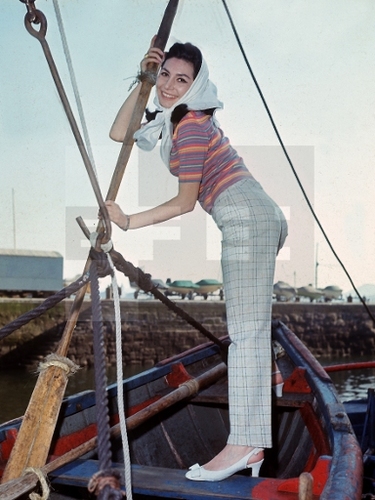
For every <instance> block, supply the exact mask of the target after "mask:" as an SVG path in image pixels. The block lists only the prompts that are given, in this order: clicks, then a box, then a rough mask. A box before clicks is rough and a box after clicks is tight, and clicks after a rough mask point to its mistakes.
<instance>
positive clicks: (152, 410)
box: [0, 363, 227, 500]
mask: <svg viewBox="0 0 375 500" xmlns="http://www.w3.org/2000/svg"><path fill="white" fill-rule="evenodd" d="M226 372H227V366H226V364H225V363H220V364H219V365H217V366H215V367H214V368H212V369H211V370H209V371H207V372H206V373H204V374H202V375H200V376H199V377H196V378H195V379H191V380H188V381H187V382H184V383H183V384H181V385H180V387H178V388H177V389H175V390H174V391H172V392H171V393H170V394H167V395H166V396H163V397H162V398H160V399H159V400H157V401H155V402H154V403H152V404H150V405H149V406H147V407H146V408H143V409H142V410H140V411H139V412H137V413H135V414H134V415H132V416H131V417H128V418H127V419H126V427H127V429H128V430H132V429H135V428H136V427H138V426H139V425H141V424H143V423H144V422H145V421H146V420H148V419H150V418H151V417H153V416H155V415H157V414H158V413H160V412H162V411H163V410H165V409H167V408H169V407H170V406H172V405H174V404H175V403H177V402H179V401H182V400H183V399H187V398H189V397H190V396H193V395H194V394H196V393H197V392H198V391H199V390H201V389H204V388H205V387H208V386H210V385H211V384H213V383H214V382H216V381H217V380H219V379H220V378H221V377H223V376H224V375H225V374H226ZM120 434H121V431H120V425H119V424H116V425H114V426H113V427H112V428H111V437H117V436H119V435H120ZM96 445H97V438H96V437H94V438H92V439H90V440H89V441H86V442H85V443H82V444H81V445H80V446H77V447H76V448H73V449H72V450H70V451H68V452H67V453H65V454H64V455H62V456H61V457H58V458H56V459H55V460H53V461H52V462H50V463H48V464H47V465H45V466H44V467H42V468H41V470H42V472H43V473H44V474H49V473H50V472H53V471H54V470H56V469H58V468H59V467H62V466H63V465H66V464H68V463H70V462H72V461H73V460H76V459H77V458H79V457H81V456H82V455H84V454H85V453H88V452H89V451H91V450H93V449H95V448H96ZM37 483H38V478H37V476H36V475H35V474H34V473H27V474H25V475H24V476H23V477H20V478H17V479H13V480H12V481H9V482H7V483H6V484H3V485H1V486H0V498H1V500H15V499H16V498H19V496H20V495H24V494H26V493H28V492H29V491H31V490H32V489H33V488H35V486H36V485H37Z"/></svg>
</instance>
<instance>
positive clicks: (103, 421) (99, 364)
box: [90, 261, 111, 470]
mask: <svg viewBox="0 0 375 500" xmlns="http://www.w3.org/2000/svg"><path fill="white" fill-rule="evenodd" d="M90 276H91V308H92V321H93V336H94V339H93V346H94V363H95V398H96V409H97V421H98V455H99V468H100V469H102V470H104V469H109V468H110V467H111V448H110V432H109V416H108V395H107V390H106V388H107V377H106V360H105V351H104V335H103V317H102V311H101V307H100V292H99V278H98V273H97V268H96V262H95V261H92V263H91V267H90Z"/></svg>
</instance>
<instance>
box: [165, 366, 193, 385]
mask: <svg viewBox="0 0 375 500" xmlns="http://www.w3.org/2000/svg"><path fill="white" fill-rule="evenodd" d="M192 378H193V377H192V376H191V375H189V374H188V372H187V371H186V369H185V367H184V365H183V364H182V363H176V364H175V365H172V371H171V373H169V374H168V375H167V376H166V377H165V380H166V382H167V384H168V385H169V387H174V388H177V387H180V385H181V384H183V383H184V382H186V381H187V380H191V379H192Z"/></svg>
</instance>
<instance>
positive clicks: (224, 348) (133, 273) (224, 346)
mask: <svg viewBox="0 0 375 500" xmlns="http://www.w3.org/2000/svg"><path fill="white" fill-rule="evenodd" d="M110 253H111V257H112V259H113V262H114V264H115V266H116V269H118V270H119V271H121V272H122V273H124V274H125V276H127V277H128V278H129V280H130V281H134V282H135V283H137V285H138V286H139V287H140V288H141V289H142V290H143V291H145V292H150V293H152V294H153V296H154V297H155V298H156V299H159V300H160V301H161V302H163V304H164V305H165V306H167V307H168V309H170V310H172V311H173V312H175V313H176V314H177V315H178V316H179V317H180V318H182V319H183V320H185V321H186V322H187V323H189V324H190V325H191V326H192V327H194V328H195V329H196V330H198V331H199V332H200V333H202V334H203V335H204V336H205V337H207V338H209V339H210V340H211V341H212V342H214V343H215V344H216V345H218V346H219V347H220V349H221V353H222V356H223V358H224V360H225V361H226V358H227V352H228V343H227V342H223V341H221V340H220V339H218V338H217V337H215V335H213V334H212V333H211V332H210V331H209V330H207V329H206V328H205V327H204V326H203V325H202V324H201V323H199V321H197V320H195V319H194V318H193V317H192V316H190V315H189V314H188V313H187V312H186V311H184V310H183V309H181V308H180V307H179V306H178V305H177V304H176V303H175V302H172V301H171V300H170V299H168V297H166V296H165V295H164V294H163V293H162V292H161V291H160V290H159V289H158V288H157V286H155V285H154V283H153V282H152V280H151V276H150V275H149V274H145V273H144V272H143V271H142V270H141V269H140V268H139V267H135V266H134V265H133V264H132V263H131V262H128V261H126V260H125V259H124V257H123V256H122V255H121V254H120V253H119V252H116V251H115V250H111V252H110Z"/></svg>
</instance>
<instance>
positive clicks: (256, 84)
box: [222, 0, 375, 324]
mask: <svg viewBox="0 0 375 500" xmlns="http://www.w3.org/2000/svg"><path fill="white" fill-rule="evenodd" d="M222 2H223V5H224V9H225V11H226V14H227V16H228V19H229V23H230V25H231V27H232V31H233V34H234V36H235V38H236V40H237V43H238V46H239V48H240V51H241V53H242V55H243V58H244V60H245V63H246V66H247V68H248V70H249V72H250V75H251V78H252V79H253V82H254V84H255V86H256V88H257V90H258V93H259V95H260V98H261V100H262V102H263V105H264V107H265V109H266V112H267V114H268V117H269V119H270V121H271V125H272V128H273V130H274V132H275V134H276V136H277V139H278V141H279V143H280V146H281V148H282V150H283V152H284V155H285V157H286V159H287V161H288V163H289V165H290V167H291V169H292V172H293V174H294V176H295V178H296V180H297V183H298V185H299V187H300V189H301V191H302V194H303V196H304V198H305V200H306V203H307V205H308V207H309V209H310V211H311V213H312V215H313V217H314V219H315V221H316V223H317V224H318V227H319V229H320V230H321V232H322V234H323V237H324V239H325V240H326V242H327V243H328V246H329V248H330V249H331V251H332V253H333V255H334V256H335V258H336V260H337V261H338V263H339V264H340V266H341V268H342V269H343V271H344V273H345V275H346V277H347V278H348V280H349V282H350V284H351V285H352V287H353V290H354V291H355V293H356V294H357V296H358V298H359V300H360V301H361V302H362V304H363V306H364V308H365V309H366V311H367V313H368V315H369V316H370V318H371V319H372V321H373V322H374V324H375V317H374V316H373V314H372V312H371V311H370V309H369V307H368V306H367V304H366V302H365V301H364V300H363V298H362V296H361V294H360V293H359V291H358V290H357V287H356V286H355V284H354V282H353V280H352V278H351V276H350V274H349V272H348V271H347V269H346V267H345V265H344V263H343V262H342V261H341V259H340V258H339V256H338V254H337V253H336V251H335V249H334V248H333V245H332V243H331V242H330V240H329V238H328V236H327V234H326V232H325V230H324V228H323V226H322V224H321V222H320V220H319V218H318V216H317V215H316V213H315V210H314V208H313V206H312V204H311V202H310V200H309V198H308V196H307V194H306V191H305V189H304V187H303V185H302V182H301V181H300V179H299V177H298V174H297V172H296V170H295V168H294V165H293V162H292V160H291V158H290V156H289V154H288V151H287V149H286V147H285V145H284V142H283V140H282V138H281V135H280V133H279V131H278V129H277V127H276V124H275V121H274V119H273V116H272V114H271V111H270V109H269V107H268V105H267V102H266V99H265V97H264V95H263V92H262V90H261V88H260V86H259V84H258V81H257V79H256V78H255V75H254V72H253V70H252V68H251V66H250V63H249V60H248V58H247V56H246V52H245V50H244V48H243V45H242V42H241V39H240V37H239V34H238V31H237V29H236V27H235V25H234V22H233V18H232V16H231V14H230V12H229V9H228V6H227V3H226V1H225V0H222Z"/></svg>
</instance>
